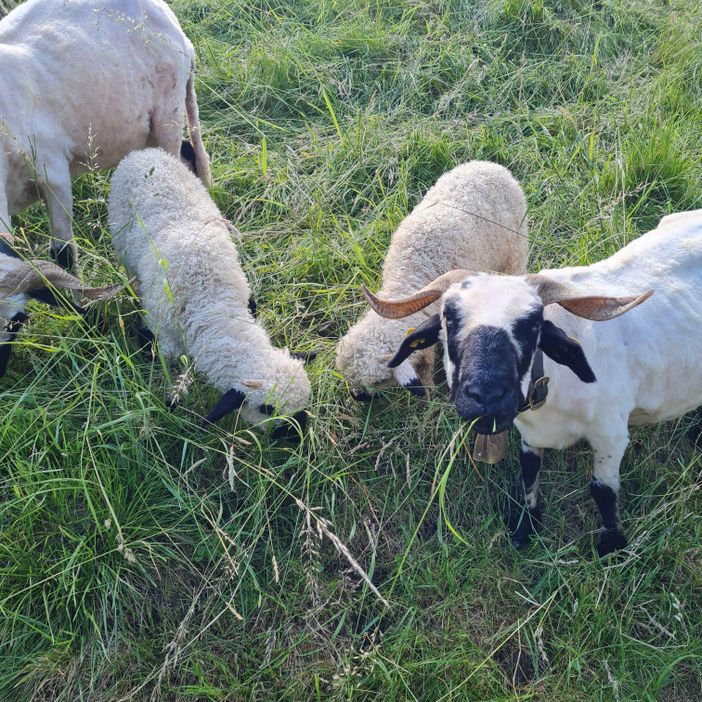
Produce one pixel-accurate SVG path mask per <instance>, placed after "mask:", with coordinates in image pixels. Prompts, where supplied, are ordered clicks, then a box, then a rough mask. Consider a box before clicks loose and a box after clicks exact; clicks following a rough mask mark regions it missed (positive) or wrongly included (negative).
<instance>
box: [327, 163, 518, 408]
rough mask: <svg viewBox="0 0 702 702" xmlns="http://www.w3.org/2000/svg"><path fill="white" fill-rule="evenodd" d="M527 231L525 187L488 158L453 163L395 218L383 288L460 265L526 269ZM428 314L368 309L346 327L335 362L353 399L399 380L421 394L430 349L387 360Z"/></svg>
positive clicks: (392, 291) (401, 289) (409, 286)
mask: <svg viewBox="0 0 702 702" xmlns="http://www.w3.org/2000/svg"><path fill="white" fill-rule="evenodd" d="M526 231H527V225H526V201H525V198H524V193H523V192H522V189H521V188H520V187H519V184H518V183H517V181H516V180H515V179H514V178H513V177H512V175H511V173H510V172H509V171H508V170H507V169H506V168H504V167H503V166H500V165H498V164H496V163H490V162H486V161H470V162H468V163H464V164H462V165H460V166H457V167H456V168H454V169H453V170H451V171H449V172H448V173H445V174H444V175H442V176H441V178H439V180H438V181H437V182H436V183H435V185H434V186H433V187H432V188H430V189H429V191H428V192H427V194H426V195H425V196H424V199H423V200H422V201H421V202H420V203H419V204H418V205H417V206H416V207H415V208H414V210H412V212H411V213H410V214H409V215H408V216H407V217H405V219H404V220H403V221H402V222H401V223H400V226H399V227H398V228H397V231H396V232H395V234H394V235H393V237H392V241H391V242H390V247H389V249H388V252H387V255H386V257H385V263H384V265H383V280H382V285H381V288H380V294H381V295H383V296H385V297H401V296H403V295H406V294H408V293H409V292H411V291H412V290H416V289H417V288H421V287H422V286H423V285H425V284H426V283H428V282H429V281H430V280H432V279H434V278H435V277H436V276H438V275H440V274H442V273H445V272H446V271H448V270H451V269H453V268H458V267H470V268H474V269H477V270H493V271H501V272H503V273H512V274H519V273H523V272H525V271H526V261H527V234H526ZM429 311H432V310H431V309H430V310H429ZM425 319H426V313H424V314H414V315H411V316H410V317H408V318H407V319H405V320H402V321H400V320H387V319H382V318H381V317H380V316H379V315H378V314H376V312H374V311H373V310H368V311H367V312H365V314H364V315H363V316H362V317H361V319H360V320H359V321H358V322H356V324H354V325H353V326H352V327H351V328H350V329H349V331H348V332H347V333H346V335H345V336H344V337H343V338H342V339H341V340H340V341H339V344H338V346H337V350H336V368H337V370H338V371H339V372H340V373H341V374H342V375H343V376H345V377H346V379H347V381H348V382H349V384H350V386H351V388H352V394H353V395H354V397H356V398H357V399H361V400H369V399H370V397H371V395H370V394H369V393H372V392H373V391H374V390H376V389H379V388H383V387H388V386H392V385H396V384H398V383H399V384H400V385H401V386H403V387H405V388H406V389H407V390H409V391H410V392H412V393H413V394H415V395H418V396H420V397H421V396H423V395H424V394H425V390H424V388H425V386H429V385H431V382H432V381H431V378H432V373H433V369H434V350H433V349H432V348H431V347H426V348H425V347H424V346H422V345H421V344H419V342H417V343H418V344H419V345H416V346H415V349H416V352H415V353H413V355H412V359H411V361H410V360H404V361H402V362H401V363H398V364H397V365H396V366H395V367H394V368H390V367H388V364H387V361H388V359H389V358H391V357H392V355H393V354H394V353H395V351H396V349H397V348H398V346H399V345H400V343H401V342H402V339H403V338H404V337H405V335H406V333H407V329H408V327H409V328H410V329H411V328H412V327H418V328H419V331H420V332H421V329H422V324H423V322H424V320H425ZM417 338H419V336H418V337H417Z"/></svg>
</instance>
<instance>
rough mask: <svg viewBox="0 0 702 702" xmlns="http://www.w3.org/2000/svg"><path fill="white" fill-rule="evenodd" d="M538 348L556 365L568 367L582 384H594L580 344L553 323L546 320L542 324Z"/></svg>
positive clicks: (593, 376)
mask: <svg viewBox="0 0 702 702" xmlns="http://www.w3.org/2000/svg"><path fill="white" fill-rule="evenodd" d="M539 346H540V347H541V350H542V351H543V352H544V353H545V354H546V355H547V356H548V357H549V358H551V359H553V360H554V361H555V362H556V363H560V364H561V365H563V366H568V368H570V369H571V370H572V371H573V373H575V375H577V376H578V378H580V380H582V381H583V382H584V383H594V382H595V381H596V380H597V378H595V374H594V373H593V372H592V368H590V364H589V363H588V362H587V358H585V353H584V351H583V349H582V347H581V346H580V344H579V343H578V342H577V341H575V340H574V339H571V338H570V337H569V336H568V335H567V334H566V333H565V332H564V331H563V330H562V329H560V328H559V327H557V326H556V325H555V324H553V322H549V321H548V320H546V321H545V322H544V323H543V325H542V327H541V340H540V341H539Z"/></svg>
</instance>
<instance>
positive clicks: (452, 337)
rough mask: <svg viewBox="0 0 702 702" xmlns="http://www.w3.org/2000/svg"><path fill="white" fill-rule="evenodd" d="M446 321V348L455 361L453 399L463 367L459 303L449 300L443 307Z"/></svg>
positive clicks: (452, 385)
mask: <svg viewBox="0 0 702 702" xmlns="http://www.w3.org/2000/svg"><path fill="white" fill-rule="evenodd" d="M443 315H444V320H445V322H446V349H447V351H448V356H449V359H451V363H453V378H451V388H452V389H451V396H452V399H453V394H454V388H456V387H457V385H458V376H459V373H460V367H461V350H460V348H459V345H458V339H457V338H456V334H457V332H458V330H459V329H460V327H461V312H460V310H459V308H458V306H457V305H455V304H452V303H450V302H447V303H446V304H445V305H444V309H443Z"/></svg>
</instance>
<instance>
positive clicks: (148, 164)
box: [108, 149, 310, 421]
mask: <svg viewBox="0 0 702 702" xmlns="http://www.w3.org/2000/svg"><path fill="white" fill-rule="evenodd" d="M108 216H109V226H110V231H111V232H112V241H113V244H114V248H115V251H116V252H117V255H118V256H119V258H120V259H121V260H122V261H123V263H124V265H125V267H126V268H127V270H128V271H129V274H130V275H136V276H137V279H138V291H139V297H140V299H141V302H142V305H143V307H144V309H145V311H146V323H147V324H148V326H149V328H150V329H151V330H152V331H153V332H154V334H155V335H156V337H157V338H158V341H159V346H160V349H161V351H162V352H163V353H164V354H165V355H166V356H167V357H177V356H179V355H180V354H182V353H188V354H190V355H191V356H192V358H193V363H194V366H195V368H196V370H198V371H200V372H201V373H202V374H203V375H204V376H205V377H206V378H207V379H208V381H209V382H211V383H212V385H214V386H215V387H216V388H217V389H218V390H220V391H221V392H226V391H228V390H230V389H231V388H234V389H236V390H239V391H241V392H243V393H245V394H246V395H247V401H246V404H245V405H244V407H243V408H242V414H243V415H244V416H246V417H247V418H248V419H250V420H251V421H258V420H260V419H262V418H263V417H264V416H265V415H262V414H261V413H260V412H259V411H258V409H257V408H258V407H259V406H260V405H262V404H268V405H273V406H276V407H277V408H278V410H279V412H280V413H281V414H282V413H288V414H292V413H294V412H297V411H299V410H300V409H302V408H303V407H305V406H306V405H307V402H308V400H309V395H310V383H309V380H308V378H307V374H306V373H305V370H304V368H303V367H302V362H301V361H299V360H298V359H296V358H293V357H292V356H291V355H290V353H289V352H288V350H287V349H278V348H275V347H273V346H272V344H271V342H270V338H269V336H268V334H267V333H266V331H265V330H264V329H263V327H261V325H260V324H258V323H257V322H256V320H255V319H254V317H253V316H252V315H251V313H250V312H249V310H248V306H247V305H248V300H249V296H250V290H249V285H248V282H247V281H246V277H245V275H244V273H243V271H242V269H241V266H240V264H239V256H238V253H237V250H236V247H235V245H234V243H233V242H232V238H231V233H230V230H231V225H230V224H229V223H228V222H227V221H226V220H225V219H224V218H223V217H222V215H221V213H220V212H219V210H218V209H217V206H216V205H215V204H214V202H213V201H212V199H211V198H210V196H209V194H208V193H207V190H206V189H205V188H204V187H203V185H202V183H201V182H200V181H199V180H198V179H197V178H196V177H195V176H194V175H193V174H192V173H191V172H190V171H189V170H188V169H187V168H186V167H185V166H184V165H183V164H182V163H181V162H180V161H179V160H178V159H176V158H174V157H172V156H170V155H169V154H166V153H165V152H164V151H162V150H160V149H144V150H142V151H135V152H133V153H131V154H130V155H129V156H127V158H125V159H124V160H123V161H122V162H121V163H120V165H119V166H118V167H117V169H116V171H115V173H114V175H113V177H112V183H111V191H110V198H109V202H108Z"/></svg>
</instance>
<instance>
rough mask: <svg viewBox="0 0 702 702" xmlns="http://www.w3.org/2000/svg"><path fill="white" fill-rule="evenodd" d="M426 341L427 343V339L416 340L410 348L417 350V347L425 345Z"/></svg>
mask: <svg viewBox="0 0 702 702" xmlns="http://www.w3.org/2000/svg"><path fill="white" fill-rule="evenodd" d="M424 341H425V339H415V340H414V341H413V342H412V343H411V344H410V348H411V349H416V348H417V346H419V344H423V343H424Z"/></svg>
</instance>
